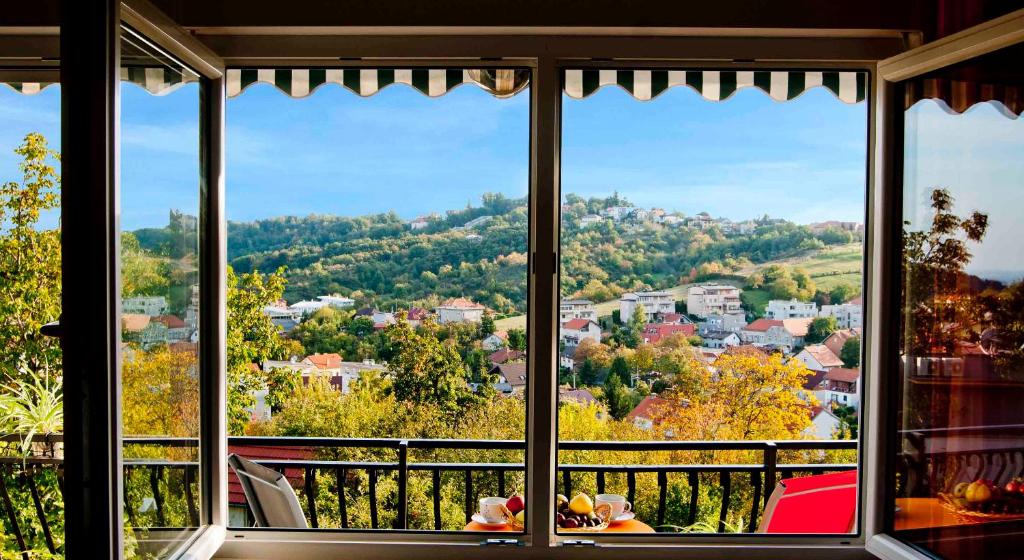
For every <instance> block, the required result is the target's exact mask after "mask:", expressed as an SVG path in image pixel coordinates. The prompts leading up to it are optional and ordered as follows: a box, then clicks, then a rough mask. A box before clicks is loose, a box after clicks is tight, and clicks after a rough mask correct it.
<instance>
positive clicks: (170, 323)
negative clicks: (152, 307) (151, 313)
mask: <svg viewBox="0 0 1024 560" xmlns="http://www.w3.org/2000/svg"><path fill="white" fill-rule="evenodd" d="M152 321H153V322H156V323H161V324H163V326H165V327H167V342H182V341H185V340H188V339H189V337H190V336H191V335H192V329H190V328H189V326H188V325H186V324H185V320H184V319H182V318H181V317H178V316H175V315H159V316H156V317H153V319H152Z"/></svg>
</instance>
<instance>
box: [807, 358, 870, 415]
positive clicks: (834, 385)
mask: <svg viewBox="0 0 1024 560" xmlns="http://www.w3.org/2000/svg"><path fill="white" fill-rule="evenodd" d="M859 384H860V370H859V369H856V368H833V369H830V370H829V371H827V372H825V378H824V380H822V382H821V384H820V385H819V386H818V389H817V390H816V391H814V396H815V397H817V398H818V400H819V401H820V402H821V403H822V404H824V405H826V406H829V405H834V406H850V407H853V408H859V407H860V395H859V394H858V391H857V386H858V385H859Z"/></svg>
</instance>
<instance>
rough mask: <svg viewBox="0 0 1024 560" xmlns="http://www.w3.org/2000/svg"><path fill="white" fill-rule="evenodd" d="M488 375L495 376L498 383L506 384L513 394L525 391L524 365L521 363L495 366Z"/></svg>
mask: <svg viewBox="0 0 1024 560" xmlns="http://www.w3.org/2000/svg"><path fill="white" fill-rule="evenodd" d="M488 373H490V374H491V375H497V376H498V380H499V383H508V384H509V386H511V388H512V392H514V393H523V392H524V391H525V390H526V364H525V363H523V362H517V363H505V364H497V365H495V366H494V367H492V368H491V370H490V371H489V372H488Z"/></svg>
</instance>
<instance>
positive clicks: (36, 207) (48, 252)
mask: <svg viewBox="0 0 1024 560" xmlns="http://www.w3.org/2000/svg"><path fill="white" fill-rule="evenodd" d="M5 74H6V75H7V76H5V79H8V78H13V79H17V80H19V81H5V82H2V83H0V278H2V279H3V280H2V281H0V434H2V435H3V436H5V437H4V438H3V439H2V443H0V498H6V500H4V501H0V535H3V536H2V537H0V556H3V557H8V556H10V557H15V556H16V555H17V553H19V552H20V553H25V552H27V553H29V554H32V555H33V556H35V555H45V554H49V553H55V554H63V552H64V530H63V528H64V500H63V497H62V495H61V483H62V480H61V476H62V471H61V469H59V468H58V464H59V462H60V460H61V458H62V456H63V446H62V445H61V444H60V443H59V441H60V433H61V432H62V431H63V428H64V426H63V424H64V415H63V405H62V400H63V389H62V387H63V384H62V378H63V373H64V371H63V361H62V358H63V356H62V352H61V348H60V345H59V344H58V342H59V341H58V340H57V339H56V338H51V337H49V336H46V335H45V334H44V332H46V329H44V325H46V324H48V323H51V322H55V321H57V320H58V319H59V318H60V313H61V253H60V251H61V232H60V216H61V198H60V195H61V191H60V161H59V159H58V153H57V151H58V150H59V149H60V125H61V118H60V117H61V111H60V96H61V91H60V86H59V85H57V84H55V83H53V80H54V79H55V77H56V76H55V74H56V73H54V72H44V71H31V70H29V71H26V70H18V69H12V70H11V71H10V72H6V73H5ZM50 332H51V333H52V332H53V331H50ZM33 436H35V437H33ZM33 497H36V498H38V500H39V501H38V507H36V503H37V502H34V501H33Z"/></svg>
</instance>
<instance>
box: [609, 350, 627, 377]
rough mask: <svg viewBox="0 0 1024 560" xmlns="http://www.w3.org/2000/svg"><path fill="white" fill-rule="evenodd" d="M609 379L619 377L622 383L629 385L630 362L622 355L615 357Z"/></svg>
mask: <svg viewBox="0 0 1024 560" xmlns="http://www.w3.org/2000/svg"><path fill="white" fill-rule="evenodd" d="M608 377H618V378H619V382H620V383H629V360H627V359H626V357H625V356H623V355H621V354H620V355H618V356H615V359H613V360H612V365H611V368H610V369H609V370H608ZM605 383H607V380H606V381H605Z"/></svg>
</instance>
